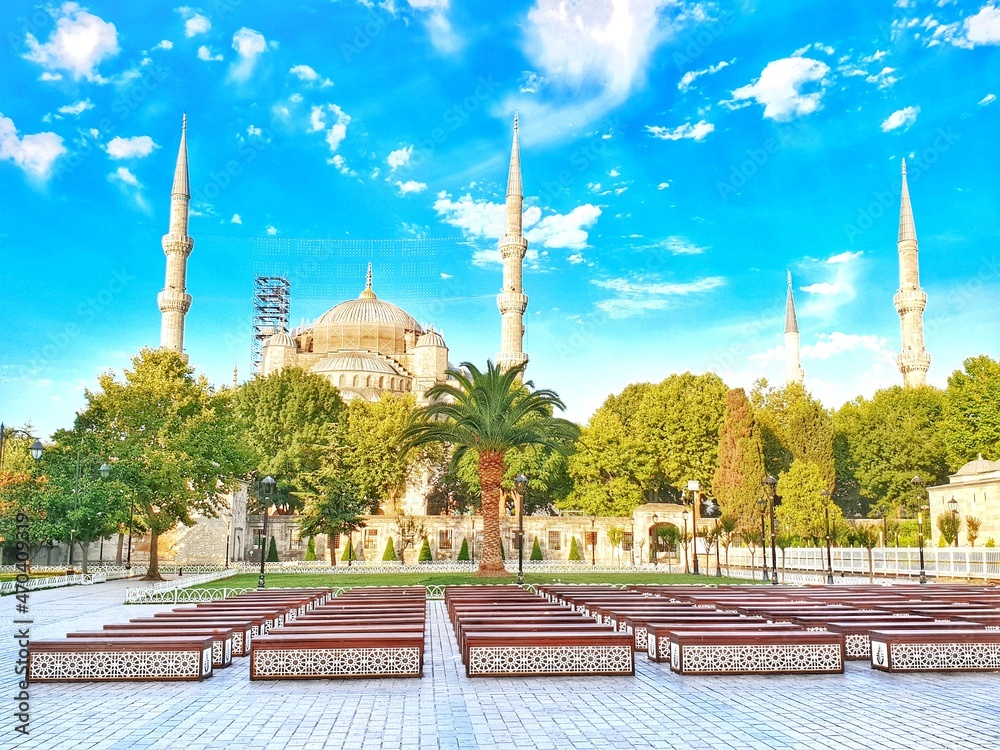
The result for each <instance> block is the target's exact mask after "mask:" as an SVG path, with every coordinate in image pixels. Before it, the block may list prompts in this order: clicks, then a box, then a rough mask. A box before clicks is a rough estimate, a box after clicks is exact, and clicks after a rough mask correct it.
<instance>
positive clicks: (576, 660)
mask: <svg viewBox="0 0 1000 750" xmlns="http://www.w3.org/2000/svg"><path fill="white" fill-rule="evenodd" d="M632 671H633V661H632V647H631V646H496V647H493V646H490V647H477V648H471V649H469V674H470V675H510V674H632Z"/></svg>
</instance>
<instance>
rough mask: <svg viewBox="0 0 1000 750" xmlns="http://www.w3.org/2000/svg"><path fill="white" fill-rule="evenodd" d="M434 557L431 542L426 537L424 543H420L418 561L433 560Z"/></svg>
mask: <svg viewBox="0 0 1000 750" xmlns="http://www.w3.org/2000/svg"><path fill="white" fill-rule="evenodd" d="M433 560H434V558H433V557H431V543H430V542H429V541H428V540H427V538H426V537H424V543H423V544H422V545H420V557H418V558H417V562H431V561H433Z"/></svg>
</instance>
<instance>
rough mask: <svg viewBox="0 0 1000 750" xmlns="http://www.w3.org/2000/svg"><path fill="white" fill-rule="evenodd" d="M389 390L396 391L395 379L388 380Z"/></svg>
mask: <svg viewBox="0 0 1000 750" xmlns="http://www.w3.org/2000/svg"><path fill="white" fill-rule="evenodd" d="M389 389H390V390H393V391H394V390H396V378H389Z"/></svg>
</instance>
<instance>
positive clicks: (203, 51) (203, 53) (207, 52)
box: [198, 44, 222, 62]
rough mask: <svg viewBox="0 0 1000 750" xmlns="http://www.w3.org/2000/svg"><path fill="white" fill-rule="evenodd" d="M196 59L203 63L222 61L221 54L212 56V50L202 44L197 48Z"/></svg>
mask: <svg viewBox="0 0 1000 750" xmlns="http://www.w3.org/2000/svg"><path fill="white" fill-rule="evenodd" d="M198 59H199V60H204V61H205V62H218V61H220V60H221V59H222V54H221V53H220V54H216V55H213V54H212V50H211V49H209V48H208V47H207V46H205V45H204V44H203V45H201V46H200V47H199V48H198Z"/></svg>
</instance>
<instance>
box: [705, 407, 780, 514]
mask: <svg viewBox="0 0 1000 750" xmlns="http://www.w3.org/2000/svg"><path fill="white" fill-rule="evenodd" d="M765 476H767V474H766V470H765V468H764V444H763V441H762V439H761V432H760V427H759V426H758V424H757V420H756V419H755V418H754V413H753V408H752V407H751V405H750V400H749V399H748V398H747V394H746V392H745V391H744V390H743V389H742V388H734V389H732V390H731V391H729V393H728V394H726V411H725V416H724V417H723V422H722V431H721V433H720V434H719V465H718V467H717V468H716V470H715V476H714V477H713V478H712V492H713V493H714V494H715V497H716V498H717V499H718V501H719V505H720V506H721V508H722V512H723V513H725V514H727V515H732V516H735V517H736V518H737V519H738V523H739V525H740V526H742V527H746V526H749V525H750V524H752V523H753V521H754V520H755V518H754V517H755V514H756V513H757V500H758V499H759V498H761V497H763V486H762V483H763V481H764V477H765Z"/></svg>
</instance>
